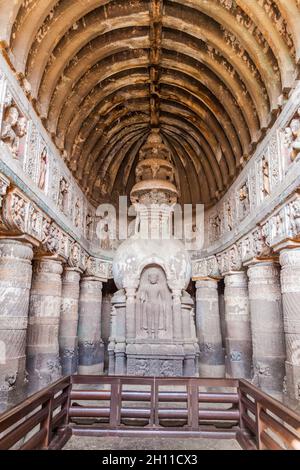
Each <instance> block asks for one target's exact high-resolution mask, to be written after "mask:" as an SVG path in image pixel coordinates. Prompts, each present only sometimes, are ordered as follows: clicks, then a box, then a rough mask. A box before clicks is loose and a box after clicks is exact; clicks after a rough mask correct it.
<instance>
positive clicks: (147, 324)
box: [139, 268, 167, 339]
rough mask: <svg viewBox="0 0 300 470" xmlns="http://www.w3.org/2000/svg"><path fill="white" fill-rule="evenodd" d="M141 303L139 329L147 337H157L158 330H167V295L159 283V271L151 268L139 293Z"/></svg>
mask: <svg viewBox="0 0 300 470" xmlns="http://www.w3.org/2000/svg"><path fill="white" fill-rule="evenodd" d="M139 300H140V303H141V309H140V311H141V329H143V330H144V331H145V332H147V335H148V337H149V338H153V339H155V338H157V337H158V333H159V332H160V331H166V330H167V305H166V303H167V296H166V292H165V289H164V288H163V287H162V285H161V283H160V271H159V270H158V269H157V268H151V269H149V271H148V272H147V276H146V282H145V283H144V284H143V285H142V286H141V290H140V293H139Z"/></svg>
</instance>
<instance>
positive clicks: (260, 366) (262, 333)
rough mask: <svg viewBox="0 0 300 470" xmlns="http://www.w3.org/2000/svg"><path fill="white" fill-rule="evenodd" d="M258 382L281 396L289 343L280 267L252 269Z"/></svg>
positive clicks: (269, 264)
mask: <svg viewBox="0 0 300 470" xmlns="http://www.w3.org/2000/svg"><path fill="white" fill-rule="evenodd" d="M248 276H249V299H250V311H251V330H252V343H253V372H254V383H256V384H257V385H258V386H259V387H261V388H262V389H263V390H265V391H266V392H268V393H271V394H274V395H275V396H277V397H279V398H280V396H281V394H282V390H283V379H284V361H285V342H284V332H283V313H282V300H281V290H280V270H279V266H278V265H277V264H276V263H273V262H261V263H257V264H254V265H251V266H249V269H248Z"/></svg>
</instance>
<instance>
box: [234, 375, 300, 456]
mask: <svg viewBox="0 0 300 470" xmlns="http://www.w3.org/2000/svg"><path fill="white" fill-rule="evenodd" d="M239 394H240V404H241V407H242V408H243V409H242V411H241V413H242V421H243V430H242V431H243V432H244V435H245V434H247V435H248V442H249V443H250V442H251V440H252V441H253V440H254V441H255V444H256V447H257V448H258V449H259V450H264V449H269V450H286V449H293V450H300V416H299V415H298V414H297V413H295V412H294V411H293V410H291V409H289V408H287V407H286V406H285V405H283V404H282V403H280V402H279V401H277V400H275V399H274V398H273V397H271V396H269V395H267V394H266V393H264V392H263V391H262V390H259V389H258V388H256V387H255V386H254V385H252V384H250V383H249V382H247V381H245V380H240V381H239ZM251 399H252V400H251ZM249 412H250V413H249Z"/></svg>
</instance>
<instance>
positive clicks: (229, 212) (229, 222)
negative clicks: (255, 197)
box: [226, 201, 233, 232]
mask: <svg viewBox="0 0 300 470" xmlns="http://www.w3.org/2000/svg"><path fill="white" fill-rule="evenodd" d="M226 213H227V228H228V230H229V231H230V232H231V230H232V229H233V219H232V209H231V203H230V201H227V203H226Z"/></svg>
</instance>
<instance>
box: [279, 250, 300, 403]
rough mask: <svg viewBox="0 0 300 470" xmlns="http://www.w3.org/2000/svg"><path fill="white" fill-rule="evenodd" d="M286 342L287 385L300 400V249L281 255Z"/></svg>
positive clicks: (291, 392) (290, 397)
mask: <svg viewBox="0 0 300 470" xmlns="http://www.w3.org/2000/svg"><path fill="white" fill-rule="evenodd" d="M280 264H281V267H282V269H281V289H282V300H283V314H284V332H285V343H286V363H285V368H286V387H287V394H288V397H289V399H291V400H293V401H296V400H300V249H294V250H285V251H283V252H282V253H281V255H280Z"/></svg>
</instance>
